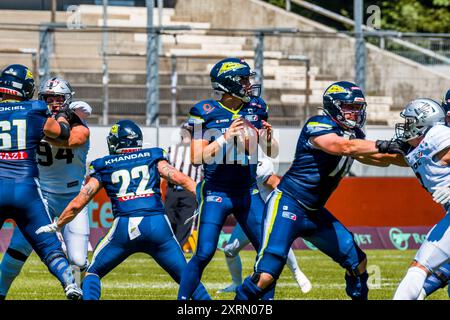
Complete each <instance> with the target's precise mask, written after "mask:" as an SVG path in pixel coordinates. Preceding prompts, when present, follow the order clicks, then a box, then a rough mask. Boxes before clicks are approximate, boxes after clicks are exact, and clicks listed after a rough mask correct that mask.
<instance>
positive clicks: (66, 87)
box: [38, 77, 75, 112]
mask: <svg viewBox="0 0 450 320" xmlns="http://www.w3.org/2000/svg"><path fill="white" fill-rule="evenodd" d="M74 94H75V91H73V89H72V86H71V85H70V83H69V82H68V81H67V80H64V79H62V78H57V77H55V78H50V79H48V80H47V81H45V82H43V83H42V85H41V87H40V88H39V92H38V99H39V100H43V101H46V102H47V98H48V97H55V96H62V97H63V101H62V102H61V103H53V104H51V105H50V107H51V109H52V112H58V110H59V108H60V107H63V106H69V105H70V103H71V102H72V97H73V95H74Z"/></svg>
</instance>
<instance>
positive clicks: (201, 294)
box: [192, 283, 212, 300]
mask: <svg viewBox="0 0 450 320" xmlns="http://www.w3.org/2000/svg"><path fill="white" fill-rule="evenodd" d="M192 300H212V299H211V297H210V295H209V294H208V291H206V288H205V287H204V286H203V284H201V283H200V284H199V285H198V287H197V289H195V291H194V293H193V294H192Z"/></svg>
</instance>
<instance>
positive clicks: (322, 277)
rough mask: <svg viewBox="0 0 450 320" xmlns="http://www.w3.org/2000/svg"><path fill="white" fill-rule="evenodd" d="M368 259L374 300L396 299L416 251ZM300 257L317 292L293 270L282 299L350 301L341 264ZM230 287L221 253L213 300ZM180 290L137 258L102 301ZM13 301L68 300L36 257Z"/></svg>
mask: <svg viewBox="0 0 450 320" xmlns="http://www.w3.org/2000/svg"><path fill="white" fill-rule="evenodd" d="M366 253H367V255H368V261H369V264H368V270H369V274H370V276H371V277H370V278H369V286H370V287H371V290H370V293H369V299H391V298H392V296H393V294H394V292H395V289H396V288H397V285H398V284H399V282H400V280H401V279H402V277H403V276H404V274H405V273H406V270H407V268H408V265H409V263H410V261H411V259H412V258H413V257H414V254H415V251H413V250H409V251H394V250H367V251H366ZM295 254H296V256H297V260H298V262H299V265H300V268H301V269H302V270H303V272H304V273H305V274H306V275H307V276H308V277H309V279H310V280H311V282H312V285H313V288H312V290H311V291H310V292H309V293H307V294H303V293H302V292H301V291H300V289H299V288H298V286H297V284H296V283H295V282H294V280H293V278H292V276H291V273H290V271H289V269H288V268H285V269H284V271H283V273H282V275H281V278H280V279H279V281H278V284H277V291H276V296H275V298H276V299H283V300H292V299H294V300H296V299H299V300H300V299H348V297H347V295H346V294H345V281H344V271H343V270H342V269H341V268H340V267H339V266H338V265H337V264H336V263H334V262H333V261H331V260H330V259H329V258H328V257H327V256H325V255H324V254H322V253H320V252H317V251H309V250H298V251H296V252H295ZM241 257H242V262H243V267H244V276H246V275H249V274H250V273H251V271H252V266H253V262H254V258H255V253H254V252H253V251H244V252H241ZM187 258H190V256H189V255H188V257H187ZM230 281H231V280H230V276H229V274H228V270H227V267H226V264H225V258H224V255H223V253H222V252H220V251H217V252H216V255H215V256H214V258H213V260H212V261H211V263H210V264H209V266H208V267H207V268H206V270H205V273H204V275H203V283H204V285H205V286H206V288H207V289H208V291H209V293H210V294H211V295H212V297H213V299H223V300H229V299H233V298H234V295H233V294H231V293H227V294H218V293H216V292H217V290H219V289H221V288H223V287H225V286H227V285H228V284H229V283H230ZM177 290H178V285H177V284H176V283H175V282H174V281H173V280H172V279H171V278H170V277H169V276H168V275H167V274H166V273H165V272H164V271H163V270H162V269H161V268H160V267H159V266H158V265H157V264H156V263H155V261H154V260H153V259H151V258H150V257H148V256H147V255H145V254H136V255H133V256H131V257H130V258H128V259H127V260H126V261H125V262H124V263H122V264H121V265H120V266H119V267H117V268H116V269H115V270H113V271H112V272H111V273H110V274H108V275H107V276H106V277H105V278H104V279H103V281H102V299H105V300H125V299H134V300H141V299H160V300H167V299H176V295H177ZM7 299H11V300H22V299H29V300H34V299H44V300H60V299H65V296H64V294H63V290H62V288H61V287H60V285H59V283H58V281H57V280H56V279H55V278H53V276H51V275H50V273H49V272H48V270H47V268H46V267H45V266H44V264H43V263H42V262H41V261H40V260H39V259H38V257H37V256H36V254H34V253H33V255H32V256H31V257H30V259H29V260H28V262H27V263H26V265H25V267H24V269H23V270H22V273H21V275H20V276H19V277H18V278H17V279H16V281H15V282H14V283H13V286H12V287H11V290H10V292H9V295H8V298H7ZM429 299H448V296H447V290H446V289H445V290H439V291H438V292H436V293H435V294H434V295H432V296H431V297H430V298H429Z"/></svg>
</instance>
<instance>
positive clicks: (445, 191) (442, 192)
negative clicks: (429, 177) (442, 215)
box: [433, 186, 450, 205]
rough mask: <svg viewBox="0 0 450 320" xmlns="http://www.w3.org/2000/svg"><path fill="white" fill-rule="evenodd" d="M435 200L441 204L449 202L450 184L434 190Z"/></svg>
mask: <svg viewBox="0 0 450 320" xmlns="http://www.w3.org/2000/svg"><path fill="white" fill-rule="evenodd" d="M433 200H434V201H436V202H437V203H439V204H443V205H445V204H447V202H449V201H450V186H447V187H437V188H436V190H435V191H434V192H433Z"/></svg>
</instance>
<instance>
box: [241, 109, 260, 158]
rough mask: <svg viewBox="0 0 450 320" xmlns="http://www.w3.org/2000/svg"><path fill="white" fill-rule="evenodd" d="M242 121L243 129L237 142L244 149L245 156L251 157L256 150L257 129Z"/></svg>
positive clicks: (245, 120)
mask: <svg viewBox="0 0 450 320" xmlns="http://www.w3.org/2000/svg"><path fill="white" fill-rule="evenodd" d="M243 120H244V128H243V129H242V133H241V135H240V136H239V142H240V143H241V144H242V145H243V147H244V148H245V151H246V153H247V154H249V155H251V154H254V153H256V150H257V148H258V129H256V128H255V126H254V125H253V124H251V122H250V121H248V120H247V119H245V118H244V119H243Z"/></svg>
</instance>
